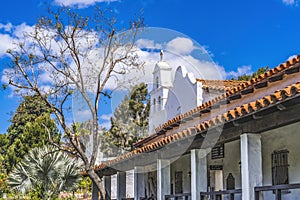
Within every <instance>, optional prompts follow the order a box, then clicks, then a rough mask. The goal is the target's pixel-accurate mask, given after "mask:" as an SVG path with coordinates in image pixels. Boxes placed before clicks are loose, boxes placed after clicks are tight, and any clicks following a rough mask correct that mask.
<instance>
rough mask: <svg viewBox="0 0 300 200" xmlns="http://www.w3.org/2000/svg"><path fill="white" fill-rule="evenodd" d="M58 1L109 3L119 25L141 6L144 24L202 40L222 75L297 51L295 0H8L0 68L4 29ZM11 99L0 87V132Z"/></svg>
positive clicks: (31, 19) (1, 13)
mask: <svg viewBox="0 0 300 200" xmlns="http://www.w3.org/2000/svg"><path fill="white" fill-rule="evenodd" d="M60 1H61V2H64V3H65V4H69V3H70V4H69V5H70V6H73V7H76V8H77V9H78V11H79V12H89V11H90V9H92V8H93V6H94V5H95V4H97V5H99V6H100V7H109V8H111V9H113V10H114V12H115V13H116V15H117V19H118V22H119V24H122V23H123V22H124V23H125V22H127V21H128V20H129V19H131V18H132V16H134V15H135V14H138V13H140V11H142V13H143V17H144V18H145V24H146V25H147V26H149V27H162V28H167V29H172V30H176V31H178V32H181V33H183V34H185V35H187V36H189V37H190V38H192V39H193V40H194V41H196V42H198V43H199V44H201V45H203V46H204V47H205V48H206V50H208V51H209V52H210V54H211V55H212V59H213V60H214V62H215V63H217V65H219V66H221V67H223V68H224V70H225V72H226V74H227V75H234V74H239V73H250V72H252V71H255V70H256V69H257V68H259V67H263V66H270V67H271V68H272V67H274V66H276V65H278V64H280V63H281V62H284V61H285V60H286V59H288V58H289V57H290V56H293V55H297V54H299V53H300V40H299V33H300V27H299V26H298V24H299V19H300V5H298V0H248V1H246V0H228V1H224V0H206V1H205V0H184V1H183V0H119V1H105V0H64V1H63V0H53V1H51V0H48V1H45V0H30V1H24V0H10V1H5V3H4V2H1V6H0V66H1V72H2V70H3V69H4V68H5V63H6V62H7V60H8V59H7V57H5V55H4V53H3V52H5V50H4V49H5V48H6V47H7V46H6V39H7V38H8V37H9V32H7V31H6V30H8V29H10V28H12V27H16V26H19V25H21V24H24V23H25V24H26V25H29V26H32V25H34V23H35V22H36V19H37V18H38V17H39V16H41V15H45V14H47V12H46V6H47V5H50V6H54V7H55V6H59V5H60ZM71 2H72V4H71ZM82 2H85V3H82ZM17 104H18V98H17V97H15V96H12V95H11V91H8V90H6V91H0V133H4V132H5V131H6V129H7V128H8V126H9V122H8V120H9V119H10V117H11V115H10V114H9V113H11V112H14V110H15V109H16V107H17ZM103 118H105V119H108V116H107V115H106V116H103Z"/></svg>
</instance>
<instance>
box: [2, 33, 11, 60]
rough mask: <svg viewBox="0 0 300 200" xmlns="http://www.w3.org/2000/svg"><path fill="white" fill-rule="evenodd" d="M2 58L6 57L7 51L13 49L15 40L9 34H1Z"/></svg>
mask: <svg viewBox="0 0 300 200" xmlns="http://www.w3.org/2000/svg"><path fill="white" fill-rule="evenodd" d="M0 41H1V42H0V57H2V56H4V55H6V51H7V49H9V48H11V47H12V45H13V43H14V38H12V37H11V36H10V35H8V34H0Z"/></svg>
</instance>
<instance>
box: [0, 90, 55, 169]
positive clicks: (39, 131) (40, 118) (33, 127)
mask: <svg viewBox="0 0 300 200" xmlns="http://www.w3.org/2000/svg"><path fill="white" fill-rule="evenodd" d="M50 114H51V112H50V109H49V108H48V107H47V106H46V104H45V103H44V102H43V101H41V98H40V97H39V96H37V95H34V96H25V97H24V100H23V101H22V102H21V103H20V105H19V106H18V108H17V110H16V112H15V114H14V116H13V118H12V119H11V122H12V124H11V125H10V127H9V128H8V133H7V135H6V138H7V140H6V141H7V142H6V144H5V145H4V146H3V150H2V152H1V154H2V156H3V157H4V163H3V164H4V166H5V169H6V170H7V173H9V172H10V171H11V170H12V168H13V167H14V166H15V165H16V164H17V163H18V162H19V161H20V160H21V159H22V158H23V157H24V156H25V155H26V154H27V153H28V152H29V151H30V150H31V149H32V148H35V147H41V146H44V145H45V144H49V137H51V138H53V140H54V141H55V142H56V143H58V142H59V140H60V134H59V131H58V129H57V127H56V124H55V121H54V120H53V119H51V117H50Z"/></svg>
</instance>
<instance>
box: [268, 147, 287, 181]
mask: <svg viewBox="0 0 300 200" xmlns="http://www.w3.org/2000/svg"><path fill="white" fill-rule="evenodd" d="M288 155H289V151H288V150H280V151H274V152H273V153H272V184H273V185H281V184H289V170H288V169H289V164H288Z"/></svg>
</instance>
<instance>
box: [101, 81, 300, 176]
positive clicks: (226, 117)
mask: <svg viewBox="0 0 300 200" xmlns="http://www.w3.org/2000/svg"><path fill="white" fill-rule="evenodd" d="M299 93H300V82H297V83H295V84H292V85H290V86H288V87H286V88H284V89H281V90H277V91H276V92H274V93H273V94H271V95H268V96H265V97H263V98H261V99H258V100H256V101H253V102H250V103H247V104H243V105H242V106H239V107H236V108H235V109H232V110H228V111H227V112H225V113H223V114H220V115H218V116H216V117H213V118H212V119H210V120H207V121H204V122H201V123H199V124H197V125H196V126H193V127H189V128H187V129H185V130H183V131H181V132H178V133H176V134H173V135H170V136H166V137H163V138H161V139H159V140H157V141H155V142H152V143H151V144H148V145H146V146H143V147H140V148H137V149H135V150H133V151H131V152H129V153H126V154H124V155H122V156H120V157H118V158H116V159H114V160H111V161H108V162H105V163H103V164H100V165H98V166H96V167H95V170H101V169H104V168H105V167H108V166H110V165H113V164H116V163H117V162H119V161H121V160H126V159H129V158H131V157H133V156H135V155H138V154H141V153H145V152H148V151H154V150H157V149H159V148H161V147H163V146H165V145H167V144H169V143H172V142H175V141H179V140H181V139H183V138H186V137H189V136H192V135H195V134H197V133H201V132H204V131H206V130H208V129H209V128H212V127H215V126H218V125H220V124H224V123H226V122H229V121H232V120H235V119H238V118H240V117H243V116H245V115H248V114H251V113H254V112H256V111H258V110H260V109H263V108H266V107H268V106H270V105H272V104H275V103H278V102H280V101H283V100H285V99H287V98H290V97H293V96H296V95H298V94H299Z"/></svg>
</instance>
